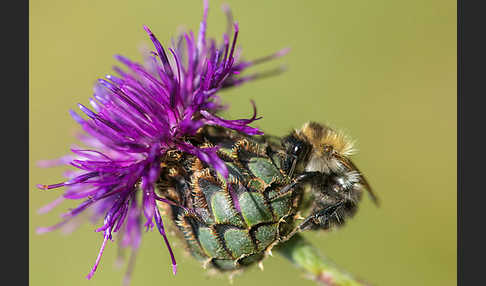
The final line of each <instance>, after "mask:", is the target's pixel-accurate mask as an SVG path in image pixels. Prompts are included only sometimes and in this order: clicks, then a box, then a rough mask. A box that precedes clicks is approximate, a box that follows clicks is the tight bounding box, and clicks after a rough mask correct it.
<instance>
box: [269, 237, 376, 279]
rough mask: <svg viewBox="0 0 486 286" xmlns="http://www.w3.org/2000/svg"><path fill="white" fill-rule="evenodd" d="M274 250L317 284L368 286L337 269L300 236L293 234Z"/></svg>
mask: <svg viewBox="0 0 486 286" xmlns="http://www.w3.org/2000/svg"><path fill="white" fill-rule="evenodd" d="M275 250H276V251H277V252H278V253H280V254H281V255H282V256H284V257H285V258H287V259H288V260H290V261H291V262H292V263H293V264H294V265H296V266H297V267H299V268H303V269H304V270H305V271H306V272H307V273H308V274H309V275H310V277H311V279H313V280H315V281H316V282H317V283H318V284H321V285H326V286H365V285H366V286H369V284H367V283H365V282H363V281H360V280H357V279H356V278H355V277H353V276H352V275H351V274H350V273H348V272H346V271H344V270H342V269H339V268H338V267H337V266H336V265H335V264H334V263H333V262H331V261H330V260H329V259H328V258H326V257H324V256H322V255H320V254H319V251H318V250H317V249H316V248H315V247H314V246H313V245H312V244H311V243H310V242H309V241H307V240H306V239H305V238H304V237H302V236H301V235H300V234H295V235H294V236H292V237H291V238H290V239H289V240H287V241H285V242H283V243H281V244H279V245H278V246H277V247H275Z"/></svg>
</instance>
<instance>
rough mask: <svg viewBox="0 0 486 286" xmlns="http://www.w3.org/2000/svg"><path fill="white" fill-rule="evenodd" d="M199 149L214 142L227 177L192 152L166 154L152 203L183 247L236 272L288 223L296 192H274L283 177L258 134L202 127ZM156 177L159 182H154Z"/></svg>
mask: <svg viewBox="0 0 486 286" xmlns="http://www.w3.org/2000/svg"><path fill="white" fill-rule="evenodd" d="M192 140H194V142H191V143H192V144H196V145H198V146H200V147H208V148H210V147H214V146H219V151H218V156H219V157H220V158H221V159H223V161H224V162H225V164H226V167H227V169H228V172H229V176H228V178H227V179H225V178H223V177H222V176H221V175H220V174H219V173H217V172H216V171H215V170H214V169H212V168H208V167H207V166H206V165H205V164H203V163H202V162H201V160H199V159H198V158H197V157H195V156H192V155H188V154H187V153H182V152H177V151H174V152H169V153H168V157H167V158H166V160H164V161H163V162H164V163H163V165H162V176H161V180H160V181H159V184H158V191H159V192H160V194H161V196H163V197H165V198H167V199H169V200H171V201H172V202H174V203H173V204H170V205H167V204H160V205H159V207H160V208H161V209H163V210H164V211H166V212H170V213H171V216H172V219H173V220H174V222H175V224H176V225H177V228H178V229H179V230H180V231H179V234H180V235H181V236H183V238H184V241H185V242H186V244H187V248H188V250H189V251H190V253H191V254H192V255H193V256H194V257H195V258H196V259H198V260H199V261H201V262H203V263H204V264H205V265H211V266H213V267H214V268H216V269H218V270H237V269H239V268H242V267H245V266H249V265H251V264H254V263H255V262H259V261H261V260H262V259H263V258H265V256H266V255H267V254H268V253H269V252H270V251H271V249H272V247H273V246H274V245H276V244H277V243H278V242H279V241H281V240H282V239H284V238H285V237H286V236H287V235H288V234H289V233H290V232H291V231H292V230H293V229H294V228H295V218H296V214H297V211H298V209H299V206H300V202H301V200H302V192H301V190H300V189H299V188H296V189H295V190H294V191H292V192H288V193H286V194H284V195H281V196H277V195H278V192H279V190H281V189H282V188H283V187H284V186H286V185H288V184H289V180H290V178H289V177H288V176H287V174H286V173H285V172H284V171H283V170H282V168H281V162H283V159H282V158H283V157H282V153H281V152H277V151H274V150H276V149H275V148H273V147H272V143H270V140H269V139H268V138H266V137H263V136H252V137H249V136H247V135H243V134H241V133H238V132H236V131H229V130H228V129H223V128H215V127H205V128H204V129H203V130H202V131H201V132H200V136H199V137H198V138H195V139H192ZM162 182H164V183H165V184H164V183H162Z"/></svg>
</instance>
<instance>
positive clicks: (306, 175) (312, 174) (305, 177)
mask: <svg viewBox="0 0 486 286" xmlns="http://www.w3.org/2000/svg"><path fill="white" fill-rule="evenodd" d="M319 176H323V174H322V173H321V172H307V173H304V174H302V175H300V176H298V177H297V178H296V179H295V180H294V181H293V182H292V183H290V184H288V185H286V186H285V187H283V188H282V189H281V190H280V191H278V193H277V195H275V196H274V197H272V198H270V201H274V200H276V199H278V198H281V197H283V196H284V195H286V194H287V193H289V192H291V191H292V190H293V189H294V188H295V187H296V186H298V185H300V184H305V183H307V182H309V181H310V180H312V179H314V178H316V177H319Z"/></svg>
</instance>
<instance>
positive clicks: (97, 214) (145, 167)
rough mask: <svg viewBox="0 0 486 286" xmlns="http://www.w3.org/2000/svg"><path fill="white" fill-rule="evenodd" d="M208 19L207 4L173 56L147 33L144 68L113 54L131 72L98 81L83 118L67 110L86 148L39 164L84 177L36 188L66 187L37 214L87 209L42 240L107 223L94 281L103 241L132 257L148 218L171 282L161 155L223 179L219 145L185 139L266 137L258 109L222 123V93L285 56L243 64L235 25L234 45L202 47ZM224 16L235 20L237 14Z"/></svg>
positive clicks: (65, 216)
mask: <svg viewBox="0 0 486 286" xmlns="http://www.w3.org/2000/svg"><path fill="white" fill-rule="evenodd" d="M207 12H208V4H207V1H204V16H203V20H202V22H201V24H200V29H199V34H198V37H197V40H196V39H195V38H194V35H193V33H192V32H189V33H185V34H183V35H181V36H179V38H178V41H177V43H178V44H177V45H176V46H175V47H173V48H170V49H169V50H168V51H169V53H168V52H167V51H166V50H165V49H164V47H163V46H162V44H161V43H160V42H159V41H158V40H157V38H156V37H155V35H154V34H153V33H152V31H151V30H150V29H149V28H148V27H144V29H145V31H146V32H147V33H148V35H149V37H150V39H151V40H152V42H153V44H154V46H155V50H156V51H155V52H152V54H151V56H150V61H149V63H148V65H146V66H143V65H141V64H139V63H136V62H132V61H130V60H129V59H127V58H125V57H123V56H116V58H117V59H118V60H119V61H120V62H121V63H122V64H124V65H125V66H126V68H127V69H128V71H124V70H122V69H120V68H117V67H115V71H116V73H117V74H118V76H112V75H108V76H106V79H99V80H98V84H97V85H96V86H95V91H94V95H93V98H91V99H90V104H91V106H92V109H89V108H88V107H86V106H84V105H82V104H79V108H80V110H81V111H82V112H83V113H84V114H85V115H86V116H87V117H88V118H87V119H84V118H83V117H81V116H80V115H78V114H77V113H75V112H74V111H72V110H71V111H70V113H71V115H72V117H73V118H74V120H75V121H77V122H78V123H79V124H80V125H81V127H82V128H83V130H84V132H85V133H84V134H83V135H80V137H79V139H80V141H81V142H83V143H84V144H85V145H86V146H87V147H86V148H81V147H76V148H72V149H71V151H72V153H73V154H72V155H68V156H64V157H62V158H61V159H58V160H53V161H43V162H40V165H41V166H44V167H48V166H53V165H64V164H67V165H72V166H74V167H76V168H77V169H78V170H76V171H69V172H67V173H66V174H65V175H66V177H67V178H68V180H67V181H64V182H61V183H58V184H52V185H38V187H39V188H40V189H42V190H48V189H54V188H59V187H66V190H65V192H64V194H63V195H62V196H61V197H60V198H58V199H57V200H55V201H54V202H52V203H51V204H49V205H47V206H45V207H43V208H41V209H40V210H39V213H45V212H48V211H49V210H51V209H52V208H54V207H55V206H56V205H58V204H60V203H61V202H62V201H63V200H64V199H71V200H83V201H82V202H81V203H80V204H79V205H78V206H77V207H76V208H74V209H72V210H70V211H69V212H67V213H65V214H63V220H62V221H61V222H60V223H58V224H56V225H54V226H51V227H46V228H39V229H38V233H44V232H48V231H52V230H55V229H58V228H59V227H61V226H63V225H65V224H66V223H67V222H69V221H70V220H72V219H73V218H74V217H76V216H77V215H79V214H80V213H82V212H83V211H84V210H86V209H88V208H89V209H91V210H92V221H93V222H95V221H97V220H99V219H101V218H102V217H103V218H104V220H103V225H102V226H101V227H100V228H98V229H96V231H97V232H103V243H102V246H101V249H100V251H99V254H98V256H97V258H96V261H95V264H94V266H93V268H92V269H91V271H90V272H89V274H88V275H87V278H88V279H90V278H91V277H92V276H93V274H94V272H95V271H96V269H97V267H98V265H99V262H100V259H101V256H102V254H103V250H104V248H105V246H106V242H107V241H108V240H113V238H112V234H113V233H118V235H119V238H120V239H119V244H120V247H121V248H126V247H128V248H131V249H132V258H133V257H134V255H135V253H136V251H137V249H138V247H139V245H140V240H141V228H142V220H143V218H145V223H144V226H145V227H146V230H152V229H153V227H154V221H155V225H156V226H157V228H158V230H159V232H160V234H161V235H162V237H163V239H164V242H165V244H166V246H167V248H168V250H169V254H170V257H171V260H172V266H173V273H174V274H175V273H176V269H177V268H176V261H175V258H174V254H173V252H172V249H171V247H170V244H169V241H168V239H167V236H166V232H165V228H164V224H163V222H162V216H161V214H160V213H159V210H158V208H157V206H156V201H160V202H162V203H171V202H170V201H168V200H166V199H164V198H162V197H159V196H158V195H157V194H156V192H155V190H154V188H155V182H156V181H157V179H158V178H159V175H160V164H161V160H162V158H163V156H164V155H165V154H166V152H167V151H169V150H180V151H182V152H186V153H189V154H192V155H195V156H197V157H198V158H200V159H201V160H202V161H203V162H205V163H206V164H208V165H209V166H211V167H213V168H214V169H215V170H216V171H218V172H219V173H220V174H221V175H223V176H224V177H227V176H228V171H227V169H226V165H225V164H224V163H223V161H222V160H221V159H220V158H219V157H218V156H217V153H216V152H217V149H218V147H211V148H200V147H196V146H194V145H192V144H191V143H190V142H189V140H188V138H190V137H191V136H194V135H195V134H196V132H197V131H198V129H200V128H201V127H202V126H204V125H218V126H222V127H225V128H230V129H233V130H237V131H240V132H244V133H246V134H249V135H255V134H262V132H261V131H260V130H258V129H257V128H254V127H251V126H249V124H250V123H252V122H253V121H255V120H257V119H259V118H257V117H256V108H255V106H254V104H253V108H254V109H253V111H254V112H253V113H254V115H253V116H252V117H251V118H250V119H239V120H226V119H223V118H221V117H218V116H217V115H216V113H217V112H218V111H220V110H222V109H223V106H222V105H221V104H220V103H219V97H218V95H217V92H218V91H219V90H220V89H224V88H228V87H232V86H236V85H239V84H242V83H244V82H247V81H249V80H253V79H255V78H258V77H261V76H264V75H265V74H253V75H249V76H239V74H240V73H241V72H242V71H243V70H244V69H246V68H248V67H250V66H252V65H254V64H257V63H260V62H263V61H266V60H270V59H273V58H276V57H279V56H282V55H284V54H285V53H286V52H287V50H282V51H280V52H277V53H275V54H273V55H271V56H268V57H265V58H262V59H258V60H254V61H239V60H238V57H237V52H236V40H237V37H238V33H239V28H238V25H237V24H234V25H232V23H230V26H229V27H230V28H231V27H233V28H234V33H233V39H232V41H231V43H230V39H229V37H228V35H226V34H225V35H223V42H222V44H220V45H217V44H216V41H215V40H214V39H209V40H207V39H206V19H207ZM226 12H227V15H228V19H229V20H230V19H231V18H232V17H231V13H230V12H229V10H226ZM230 21H232V20H230ZM231 25H232V26H231ZM132 258H131V259H130V265H132V260H133V259H132ZM130 271H131V269H130V266H129V271H128V272H130ZM127 281H128V275H127V277H126V282H127Z"/></svg>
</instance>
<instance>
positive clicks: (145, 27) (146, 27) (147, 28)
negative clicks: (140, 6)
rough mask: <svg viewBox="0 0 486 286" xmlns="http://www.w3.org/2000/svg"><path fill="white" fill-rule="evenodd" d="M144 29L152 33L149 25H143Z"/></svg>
mask: <svg viewBox="0 0 486 286" xmlns="http://www.w3.org/2000/svg"><path fill="white" fill-rule="evenodd" d="M143 29H144V30H145V32H147V33H148V34H149V35H152V34H153V33H152V31H151V30H150V29H149V27H148V26H147V25H143Z"/></svg>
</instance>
